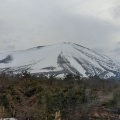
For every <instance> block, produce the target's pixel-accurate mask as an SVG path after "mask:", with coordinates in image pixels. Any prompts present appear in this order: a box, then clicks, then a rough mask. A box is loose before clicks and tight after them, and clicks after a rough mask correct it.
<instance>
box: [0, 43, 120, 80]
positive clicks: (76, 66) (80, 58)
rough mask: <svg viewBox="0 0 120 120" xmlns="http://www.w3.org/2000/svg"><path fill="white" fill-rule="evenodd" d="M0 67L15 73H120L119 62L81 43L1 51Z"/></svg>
mask: <svg viewBox="0 0 120 120" xmlns="http://www.w3.org/2000/svg"><path fill="white" fill-rule="evenodd" d="M0 70H1V71H3V70H4V71H9V72H14V73H18V72H21V71H22V70H28V71H29V72H31V73H35V74H36V73H43V74H46V75H51V74H54V75H55V76H63V75H64V74H68V73H73V74H75V73H76V72H77V73H79V74H80V75H82V76H84V77H87V76H94V75H98V76H100V77H102V78H109V77H111V76H114V77H118V76H119V75H120V73H119V71H120V64H119V63H117V62H114V61H113V60H112V59H111V58H109V57H107V56H105V55H101V54H98V53H96V52H94V51H92V50H90V49H88V48H85V47H83V46H80V45H77V44H74V43H61V44H57V45H50V46H38V47H35V48H31V49H28V50H22V51H15V52H9V53H2V54H0Z"/></svg>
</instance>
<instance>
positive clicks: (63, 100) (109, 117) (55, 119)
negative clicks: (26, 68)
mask: <svg viewBox="0 0 120 120" xmlns="http://www.w3.org/2000/svg"><path fill="white" fill-rule="evenodd" d="M5 117H7V118H8V117H15V118H17V119H18V120H101V119H102V120H119V119H120V82H119V81H115V80H103V79H100V78H98V77H92V78H89V79H85V78H81V77H80V76H78V75H76V76H73V75H67V76H66V77H65V79H64V80H61V79H56V78H54V77H53V76H51V77H50V78H47V77H44V76H41V77H36V76H31V75H30V74H28V73H25V74H24V76H23V77H21V76H19V75H17V76H9V75H6V74H1V75H0V118H5Z"/></svg>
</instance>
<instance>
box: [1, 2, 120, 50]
mask: <svg viewBox="0 0 120 120" xmlns="http://www.w3.org/2000/svg"><path fill="white" fill-rule="evenodd" d="M119 5H120V4H119V2H118V0H114V1H113V0H101V1H99V0H91V1H90V0H69V1H68V0H58V1H56V0H51V1H49V0H34V1H33V0H1V1H0V42H1V44H0V50H3V49H6V50H8V49H9V50H13V49H26V48H30V47H33V46H39V45H46V44H54V43H60V42H76V43H78V44H82V45H84V46H86V47H89V48H92V49H105V48H108V49H109V48H112V49H113V46H115V44H116V43H117V42H119V40H120V39H119V38H120V24H119V20H118V19H119V11H120V9H119ZM8 46H12V47H8Z"/></svg>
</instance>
